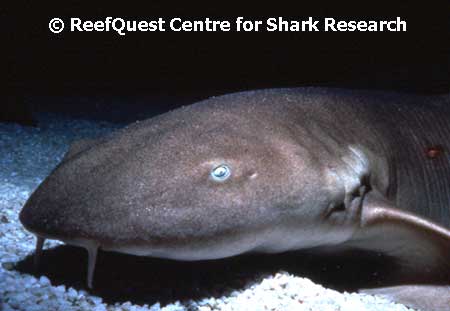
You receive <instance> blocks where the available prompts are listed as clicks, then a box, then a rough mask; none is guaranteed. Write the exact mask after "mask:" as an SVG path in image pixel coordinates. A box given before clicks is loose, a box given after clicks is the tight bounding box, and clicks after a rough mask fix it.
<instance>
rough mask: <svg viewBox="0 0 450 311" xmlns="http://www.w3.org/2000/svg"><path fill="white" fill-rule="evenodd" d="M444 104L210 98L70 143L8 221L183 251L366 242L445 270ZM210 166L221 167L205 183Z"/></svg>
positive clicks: (448, 192) (267, 93)
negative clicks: (224, 175) (226, 173)
mask: <svg viewBox="0 0 450 311" xmlns="http://www.w3.org/2000/svg"><path fill="white" fill-rule="evenodd" d="M449 105H450V103H449V98H448V97H420V96H405V95H398V94H385V93H371V92H364V91H344V90H336V89H319V88H306V89H279V90H262V91H255V92H243V93H236V94H230V95H225V96H221V97H215V98H211V99H208V100H206V101H203V102H199V103H196V104H193V105H191V106H188V107H183V108H181V109H177V110H174V111H171V112H169V113H166V114H163V115H160V116H158V117H155V118H152V119H149V120H146V121H143V122H139V123H135V124H133V125H131V126H128V127H126V128H124V129H122V130H120V131H118V132H117V133H115V134H114V135H112V136H110V137H107V138H104V139H101V140H99V141H94V142H93V141H88V142H82V143H78V144H77V145H74V146H73V147H72V148H71V150H70V151H69V152H68V154H67V155H66V157H65V159H64V160H63V161H62V163H61V164H60V165H59V166H58V167H57V168H56V169H55V170H54V171H53V172H52V174H50V176H49V177H48V178H47V179H46V180H45V181H44V182H43V183H42V184H41V185H40V186H39V188H38V189H37V190H36V191H35V192H34V193H33V195H32V196H31V197H30V199H29V200H28V202H27V203H26V204H25V206H24V208H23V210H22V211H21V214H20V220H21V222H22V223H23V225H24V226H25V227H26V228H27V229H28V230H30V231H32V232H34V233H36V234H37V235H40V236H43V237H49V238H56V239H61V240H64V241H67V242H69V243H70V241H72V240H73V241H75V240H77V241H78V240H81V241H85V242H82V243H81V244H83V243H94V244H95V246H94V247H101V248H103V249H111V250H116V251H121V252H127V253H132V254H138V255H148V256H156V257H164V258H175V259H183V260H197V259H210V258H222V257H227V256H233V255H237V254H240V253H244V252H248V251H262V252H281V251H286V250H291V249H301V248H309V247H317V246H324V247H326V246H327V245H340V244H342V245H349V246H352V247H362V248H369V249H370V245H374V247H373V250H376V251H382V252H386V253H388V254H390V255H392V256H394V257H395V258H398V259H399V261H401V262H404V263H405V264H404V266H405V267H411V266H415V267H416V266H418V265H419V266H420V265H427V267H429V268H430V269H429V271H430V273H429V275H428V276H427V277H429V278H432V277H434V276H435V275H437V274H441V275H442V273H444V275H446V274H445V273H448V272H449V271H450V267H449V266H448V262H450V255H449V252H448V249H449V241H450V233H449V230H448V227H449V226H450V217H449V215H450V205H449V202H450V156H449V150H450V108H449ZM437 146H438V147H437ZM221 164H226V165H227V166H228V167H230V168H231V175H230V177H229V178H228V179H226V180H225V181H221V182H218V181H215V180H214V179H213V178H212V177H211V171H212V170H213V169H214V168H215V167H217V166H219V165H221ZM369 198H370V200H369ZM366 199H367V200H366ZM392 210H394V211H396V213H394V214H395V217H394V216H392V215H393V214H392ZM411 215H413V216H414V217H411ZM383 235H388V236H389V237H390V239H387V240H386V241H387V242H386V243H384V242H380V240H379V236H383ZM389 240H391V241H400V242H398V244H399V245H400V246H401V245H402V243H406V244H411V245H419V247H418V248H419V249H420V247H422V246H423V249H429V250H431V251H430V253H429V254H428V255H426V256H423V257H421V256H420V255H418V254H417V249H416V250H414V249H413V248H408V247H406V248H401V247H400V249H405V251H397V252H393V251H392V245H391V244H390V243H389ZM74 243H75V242H74ZM394 244H395V243H394ZM367 245H369V246H367ZM399 245H395V246H396V247H398V246H399ZM90 249H92V248H90ZM411 256H414V258H418V259H417V260H407V258H410V257H411ZM417 256H418V257H417ZM94 257H95V256H94ZM421 258H422V259H421ZM411 270H414V269H406V268H405V273H404V274H405V275H406V274H410V273H411ZM427 271H428V270H427ZM437 271H439V273H437ZM422 277H423V276H421V278H422Z"/></svg>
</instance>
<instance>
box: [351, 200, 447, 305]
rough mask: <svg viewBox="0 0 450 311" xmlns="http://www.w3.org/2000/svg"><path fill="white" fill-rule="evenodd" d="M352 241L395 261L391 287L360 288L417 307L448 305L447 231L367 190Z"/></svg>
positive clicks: (353, 244)
mask: <svg viewBox="0 0 450 311" xmlns="http://www.w3.org/2000/svg"><path fill="white" fill-rule="evenodd" d="M348 244H349V245H351V246H352V247H357V248H361V249H366V250H372V251H376V252H380V253H383V254H386V255H388V256H391V257H393V258H394V259H395V261H396V263H397V264H398V267H399V268H398V269H397V270H396V272H395V275H394V276H392V278H391V279H392V280H394V281H393V283H394V284H393V285H399V286H393V287H383V288H375V289H365V290H363V292H365V293H370V294H379V295H383V296H387V297H389V298H391V299H393V300H394V301H397V302H400V303H403V304H405V305H408V306H411V307H414V308H419V309H423V310H450V231H449V230H448V229H446V228H444V227H442V226H440V225H438V224H436V223H433V222H432V221H430V220H427V219H425V218H422V217H420V216H418V215H415V214H412V213H409V212H406V211H403V210H400V209H398V208H396V207H395V205H393V204H392V203H391V202H389V201H388V200H386V199H384V198H383V197H382V196H380V195H377V194H376V193H369V194H367V196H366V198H365V200H364V202H363V206H362V212H361V225H360V228H359V229H358V231H357V232H356V234H355V235H354V236H353V238H352V240H351V241H350V242H349V243H348Z"/></svg>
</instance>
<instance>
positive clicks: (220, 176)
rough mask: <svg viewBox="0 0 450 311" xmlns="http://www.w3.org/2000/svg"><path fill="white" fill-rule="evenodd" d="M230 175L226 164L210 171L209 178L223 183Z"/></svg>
mask: <svg viewBox="0 0 450 311" xmlns="http://www.w3.org/2000/svg"><path fill="white" fill-rule="evenodd" d="M230 175H231V168H230V167H229V166H228V165H226V164H220V165H218V166H216V167H214V168H213V169H212V170H211V177H212V178H213V179H214V180H215V181H224V180H226V179H228V177H230Z"/></svg>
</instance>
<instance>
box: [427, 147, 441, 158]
mask: <svg viewBox="0 0 450 311" xmlns="http://www.w3.org/2000/svg"><path fill="white" fill-rule="evenodd" d="M443 153H444V147H442V146H441V145H436V146H431V147H428V148H427V149H426V155H427V158H429V159H436V158H438V157H440V156H441V155H442V154H443Z"/></svg>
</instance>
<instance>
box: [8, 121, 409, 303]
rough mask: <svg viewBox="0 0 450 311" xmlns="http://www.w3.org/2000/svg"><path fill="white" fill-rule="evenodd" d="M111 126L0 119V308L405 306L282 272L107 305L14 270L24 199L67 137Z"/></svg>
mask: <svg viewBox="0 0 450 311" xmlns="http://www.w3.org/2000/svg"><path fill="white" fill-rule="evenodd" d="M115 128H117V125H113V124H109V123H106V122H98V121H97V122H92V121H86V120H72V119H62V118H55V117H51V116H47V117H45V116H44V117H41V120H40V127H39V128H29V127H22V126H19V125H14V124H2V123H0V261H1V266H0V310H4V311H9V310H27V311H33V310H35V311H38V310H95V311H101V310H130V311H131V310H133V311H138V310H152V311H156V310H166V311H169V310H171V311H175V310H202V311H209V310H360V311H362V310H371V311H375V310H398V311H400V310H411V309H408V308H406V307H405V306H402V305H400V304H394V303H392V302H389V301H387V300H385V299H383V298H379V297H374V296H369V295H363V294H355V293H339V292H337V291H334V290H331V289H326V288H324V287H322V286H320V285H317V284H314V283H313V282H312V281H310V280H309V279H306V278H301V277H298V276H295V275H292V274H289V273H287V272H283V271H279V272H274V273H272V274H269V275H266V276H265V277H262V276H260V277H257V278H255V279H253V280H251V281H250V282H246V283H245V285H244V286H238V287H236V288H229V290H227V291H225V292H226V294H222V295H211V294H210V293H208V292H205V294H204V295H202V294H201V293H200V294H199V295H196V297H195V298H193V299H185V300H184V301H181V302H180V301H169V302H167V303H164V304H163V303H159V302H156V303H155V301H158V297H150V296H152V294H150V293H149V297H148V298H149V299H148V301H149V303H147V304H145V303H141V301H140V302H136V301H135V302H133V299H130V300H131V302H130V301H126V300H127V297H126V295H125V296H123V297H122V300H121V301H118V302H108V303H107V302H105V301H104V298H101V297H97V296H94V295H92V294H90V293H88V292H87V291H86V290H83V289H78V290H76V289H74V288H72V287H70V286H69V285H65V284H62V285H56V286H53V285H52V284H53V283H54V281H52V280H49V279H48V278H47V277H46V276H44V275H41V276H36V277H35V276H33V275H31V274H27V273H21V272H19V271H17V270H16V269H15V266H16V264H17V263H18V262H21V261H24V260H25V258H26V257H27V256H29V255H30V254H32V253H33V251H34V244H35V240H34V237H33V236H32V235H31V234H30V233H28V232H27V231H25V230H24V229H23V227H22V226H21V224H20V222H19V220H18V213H19V211H20V209H21V207H22V205H23V204H24V203H25V201H26V199H27V198H28V197H29V195H30V194H31V192H32V191H33V190H34V189H35V188H36V187H37V185H38V184H39V183H40V182H41V181H42V180H43V179H44V178H45V176H46V175H48V174H49V172H50V171H51V169H52V168H53V167H54V166H55V165H56V164H57V163H58V162H59V161H60V160H61V158H62V156H63V155H64V153H65V152H66V151H67V149H68V146H69V143H70V142H71V141H73V140H75V139H78V138H84V137H95V136H99V135H103V134H106V133H109V132H111V131H112V130H113V129H115ZM58 245H61V243H60V242H57V241H46V243H45V246H44V248H45V249H46V250H48V249H53V248H55V247H57V246H58ZM68 269H70V267H68ZM153 283H154V281H153ZM192 286H194V285H192ZM141 300H142V299H141ZM144 300H145V299H144ZM123 301H126V302H123Z"/></svg>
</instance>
